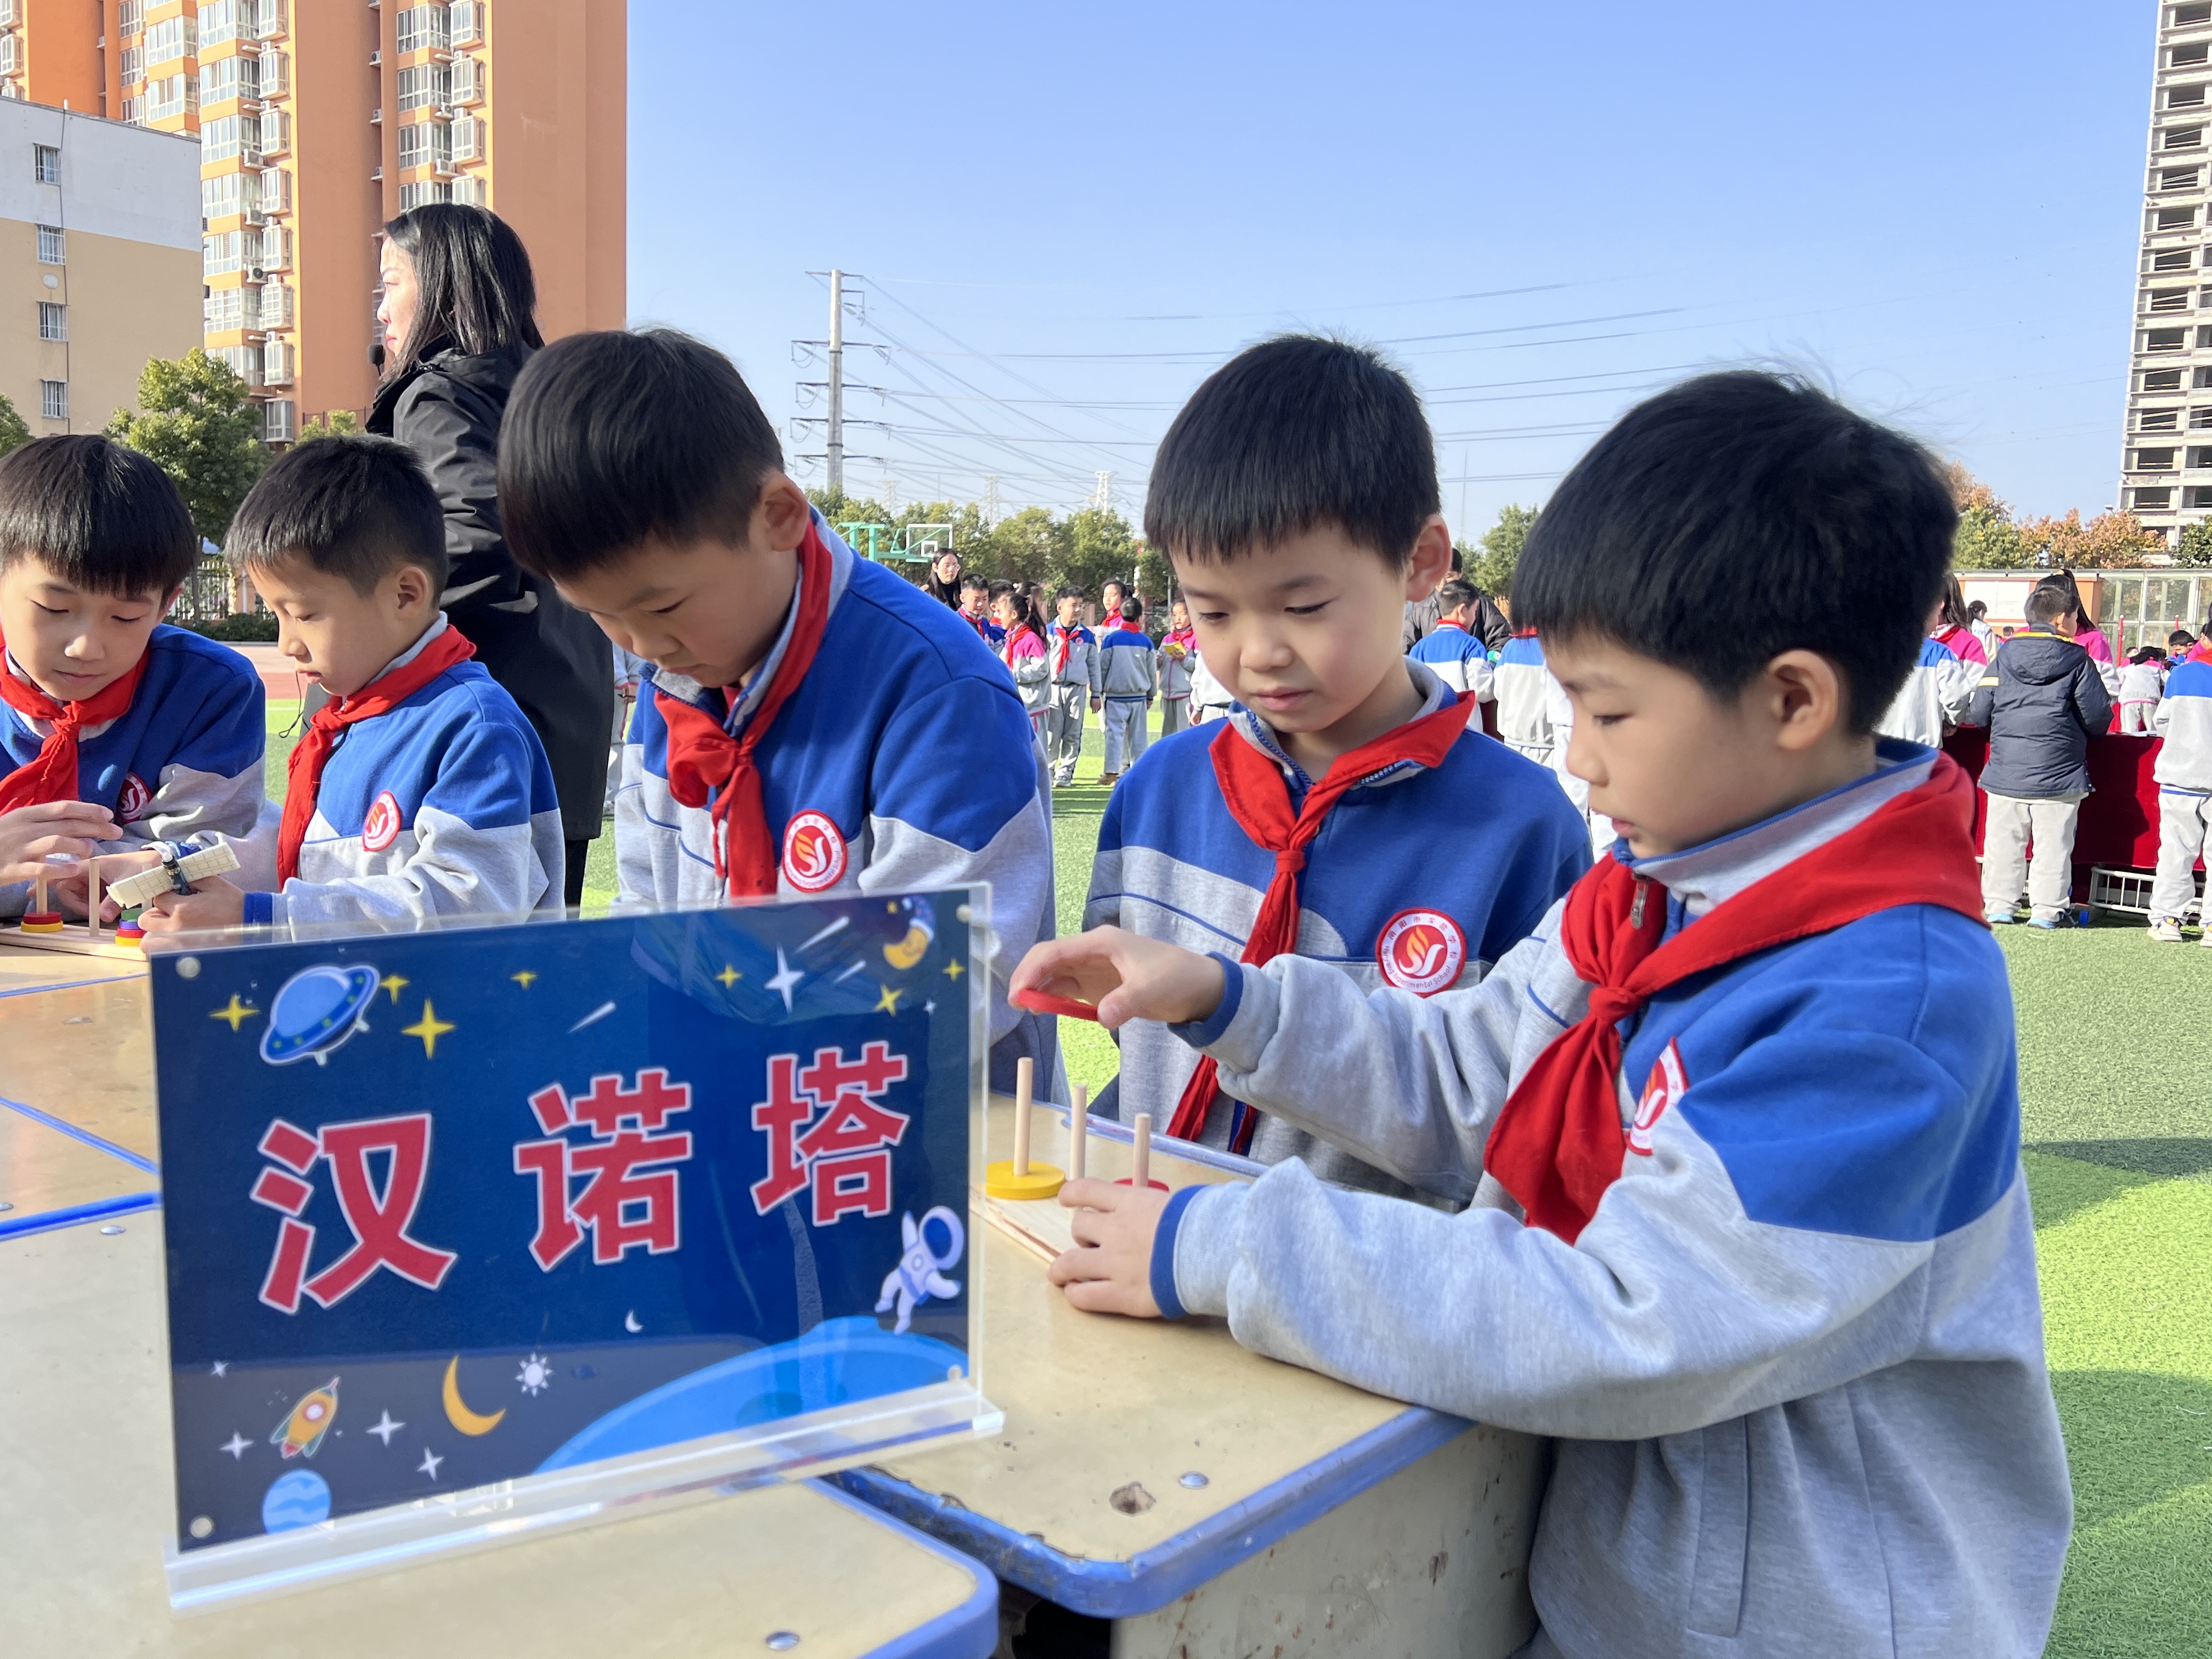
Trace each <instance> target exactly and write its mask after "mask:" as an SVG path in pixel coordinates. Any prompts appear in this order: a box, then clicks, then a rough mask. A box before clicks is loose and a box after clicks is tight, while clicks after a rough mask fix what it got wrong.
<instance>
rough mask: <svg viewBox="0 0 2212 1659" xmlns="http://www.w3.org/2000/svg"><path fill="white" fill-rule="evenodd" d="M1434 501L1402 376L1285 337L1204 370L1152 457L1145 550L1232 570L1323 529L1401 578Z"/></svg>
mask: <svg viewBox="0 0 2212 1659" xmlns="http://www.w3.org/2000/svg"><path fill="white" fill-rule="evenodd" d="M1440 500H1441V498H1440V497H1439V495H1438V494H1437V456H1436V443H1435V440H1434V439H1433V438H1432V437H1431V435H1430V432H1429V420H1428V416H1425V415H1424V414H1423V413H1422V412H1421V400H1420V398H1419V397H1417V396H1416V395H1415V394H1414V392H1413V386H1411V385H1409V384H1408V383H1407V380H1406V377H1405V376H1404V375H1402V374H1400V373H1399V372H1398V371H1397V370H1396V369H1395V368H1391V367H1390V365H1389V363H1387V362H1384V361H1383V357H1382V356H1381V355H1380V354H1379V353H1377V352H1376V351H1375V350H1373V349H1370V348H1369V347H1366V346H1358V345H1352V344H1350V343H1347V342H1346V341H1342V340H1329V339H1323V338H1322V337H1319V336H1317V335H1311V334H1285V335H1282V336H1280V337H1277V338H1275V339H1273V340H1267V341H1263V342H1262V343H1260V344H1258V345H1255V346H1254V347H1252V348H1251V349H1249V350H1248V351H1245V352H1243V353H1240V354H1239V355H1238V356H1236V357H1234V358H1232V359H1231V360H1230V362H1227V363H1226V364H1225V365H1224V366H1223V367H1222V368H1218V369H1216V370H1215V371H1214V372H1213V374H1212V375H1210V376H1208V377H1207V379H1206V383H1205V384H1204V385H1203V386H1200V387H1199V389H1198V390H1197V391H1196V392H1193V393H1192V394H1191V399H1190V401H1189V402H1188V403H1187V404H1184V405H1183V406H1182V413H1181V414H1179V415H1177V416H1176V417H1175V423H1174V424H1173V425H1171V426H1170V427H1169V428H1168V435H1167V436H1166V437H1164V438H1163V439H1162V440H1161V441H1160V447H1159V453H1158V454H1157V455H1155V456H1154V457H1153V459H1152V481H1151V483H1150V484H1149V486H1148V487H1147V489H1146V496H1145V539H1146V541H1148V542H1150V543H1151V544H1152V545H1153V546H1155V547H1160V548H1164V549H1166V550H1168V551H1170V553H1173V554H1175V555H1176V556H1179V557H1182V558H1192V559H1206V560H1212V559H1233V558H1237V557H1240V556H1243V555H1244V554H1247V553H1252V552H1257V551H1263V550H1266V549H1267V548H1271V547H1274V546H1277V545H1279V544H1281V543H1283V542H1285V541H1288V540H1289V539H1290V538H1291V537H1293V536H1298V535H1303V534H1304V533H1305V532H1307V531H1309V530H1312V529H1315V528H1317V527H1318V526H1322V525H1334V526H1337V527H1338V528H1339V529H1340V530H1342V531H1343V532H1344V533H1345V535H1346V537H1348V538H1350V539H1351V540H1352V541H1353V542H1354V543H1356V544H1358V545H1359V546H1361V547H1364V548H1366V549H1369V550H1371V551H1372V552H1374V553H1375V554H1376V556H1379V557H1380V558H1382V559H1383V562H1385V563H1387V564H1389V566H1390V567H1391V568H1393V569H1399V570H1402V569H1404V568H1405V567H1406V565H1407V563H1408V562H1410V561H1411V559H1412V558H1413V543H1414V540H1415V539H1416V538H1418V537H1419V535H1420V533H1421V526H1422V524H1423V523H1424V522H1425V521H1426V520H1427V519H1428V518H1429V516H1430V515H1431V513H1436V512H1437V511H1438V509H1439V503H1440Z"/></svg>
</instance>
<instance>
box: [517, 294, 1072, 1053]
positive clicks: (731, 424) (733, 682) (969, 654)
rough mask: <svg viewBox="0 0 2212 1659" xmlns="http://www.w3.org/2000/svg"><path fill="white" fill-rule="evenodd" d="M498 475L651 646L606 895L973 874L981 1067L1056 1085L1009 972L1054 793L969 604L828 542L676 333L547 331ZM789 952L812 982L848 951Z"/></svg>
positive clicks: (550, 554)
mask: <svg viewBox="0 0 2212 1659" xmlns="http://www.w3.org/2000/svg"><path fill="white" fill-rule="evenodd" d="M499 495H500V510H501V516H502V518H503V520H504V521H505V523H506V526H507V538H508V543H509V545H510V546H512V547H513V550H514V553H515V556H516V557H517V558H519V559H520V560H521V561H522V562H523V563H524V564H525V565H526V566H527V567H528V568H531V569H533V570H536V571H538V572H539V573H540V574H544V575H545V576H548V577H550V579H551V580H552V581H553V584H554V586H556V588H557V589H558V590H559V591H560V592H561V595H562V598H564V599H567V600H568V602H569V603H571V604H572V605H576V606H577V607H578V608H579V609H580V610H582V611H585V612H586V614H587V615H589V616H590V617H592V618H593V620H594V621H596V622H597V623H599V626H600V628H601V629H604V630H605V632H606V633H607V635H609V637H610V638H611V639H613V640H614V641H616V642H617V643H618V644H620V645H622V646H623V647H625V648H627V649H629V650H631V651H635V652H636V653H638V654H639V655H640V656H641V657H643V658H645V659H647V664H648V667H647V678H646V681H645V684H643V686H641V690H640V695H639V697H638V702H637V712H636V714H635V717H634V718H633V720H632V721H631V725H630V731H629V742H628V743H627V744H626V745H625V746H624V750H623V784H622V788H621V790H620V791H619V792H618V793H617V795H616V798H615V860H616V865H617V875H618V878H619V880H620V882H621V892H620V895H619V898H618V901H617V902H619V903H621V904H623V905H639V906H648V905H672V904H678V903H684V902H691V903H697V902H713V901H716V900H732V899H744V898H750V897H756V896H758V897H769V896H777V895H781V896H793V895H799V894H811V893H829V894H838V895H848V896H849V895H854V894H904V893H911V892H915V891H917V890H926V889H931V888H944V887H954V886H964V885H967V884H971V883H981V882H988V883H989V884H991V931H992V933H994V935H995V937H996V939H997V941H999V942H1000V943H999V944H998V945H996V947H995V948H996V951H997V954H996V957H995V966H994V969H993V994H992V997H991V1000H990V1040H991V1045H992V1046H991V1051H990V1080H991V1083H992V1085H993V1086H994V1087H999V1088H1010V1087H1011V1086H1012V1083H1013V1079H1014V1072H1015V1068H1016V1065H1017V1063H1018V1060H1021V1059H1023V1058H1024V1057H1026V1058H1030V1059H1033V1060H1036V1061H1037V1063H1038V1069H1039V1073H1040V1075H1039V1078H1038V1083H1037V1087H1038V1090H1039V1091H1040V1092H1041V1093H1044V1092H1047V1091H1048V1090H1049V1089H1051V1088H1052V1087H1053V1086H1054V1085H1053V1084H1052V1079H1054V1075H1055V1073H1054V1066H1055V1063H1056V1057H1057V1045H1056V1042H1055V1041H1054V1026H1053V1024H1052V1021H1051V1018H1050V1017H1049V1016H1046V1015H1040V1014H1036V1013H1031V1012H1026V1011H1024V1010H1019V1009H1016V1008H1013V1007H1012V1006H1011V1005H1009V1004H1008V1002H1007V1001H1006V994H1005V981H1006V975H1007V974H1008V973H1010V972H1011V971H1012V965H1013V963H1014V961H1015V960H1016V959H1017V958H1018V956H1019V954H1020V952H1021V951H1023V950H1024V949H1026V948H1027V947H1028V946H1029V945H1030V943H1031V942H1032V941H1034V940H1036V939H1042V938H1048V937H1050V935H1051V932H1052V927H1053V895H1052V832H1051V827H1050V819H1049V817H1048V799H1049V797H1048V794H1047V793H1046V792H1045V781H1044V777H1043V774H1042V766H1041V764H1040V761H1039V757H1038V755H1037V751H1036V739H1035V738H1034V737H1033V735H1032V734H1031V732H1030V720H1029V716H1028V714H1027V713H1026V712H1025V711H1024V709H1023V708H1022V703H1021V699H1020V698H1019V697H1018V696H1016V694H1015V690H1014V684H1013V681H1012V679H1011V678H1009V677H1008V675H1007V673H1006V669H1005V667H1004V666H1003V665H1000V663H998V662H997V661H995V660H994V659H993V658H992V656H991V654H990V653H988V652H987V651H980V650H978V649H977V648H976V640H975V633H974V630H973V629H971V628H970V627H969V623H968V622H967V620H966V619H965V618H963V617H958V616H956V615H954V614H953V612H952V611H950V610H948V609H947V608H946V607H945V606H944V605H940V604H939V603H937V601H935V600H934V599H931V598H930V597H929V596H928V595H927V593H925V592H922V591H921V589H919V588H917V587H915V586H914V585H913V584H911V583H910V582H908V581H905V580H902V579H901V578H900V577H898V576H896V575H894V574H891V573H890V571H889V570H887V569H885V568H884V567H883V566H882V565H880V564H877V563H875V562H873V561H872V560H868V559H863V558H859V557H856V556H854V552H853V550H852V549H850V548H849V547H848V546H846V545H845V544H844V543H843V542H842V540H840V539H839V538H838V537H837V536H836V532H833V531H832V530H831V529H830V528H829V525H828V524H827V523H826V522H825V521H824V520H823V518H822V516H821V514H819V513H816V512H815V511H814V510H813V509H812V507H811V506H810V505H809V504H808V502H807V499H806V495H805V491H804V490H802V489H799V486H798V484H796V483H793V481H792V479H791V477H790V476H789V475H788V474H787V473H786V472H785V471H784V470H783V453H782V448H781V445H779V444H778V443H777V441H776V437H775V428H774V427H772V426H771V425H769V421H768V418H767V416H765V415H763V413H762V412H761V407H760V404H758V403H757V401H756V400H755V398H753V395H752V392H751V391H750V389H749V388H748V387H747V386H746V385H745V383H744V380H742V379H741V378H740V377H739V376H738V372H737V370H736V368H734V367H732V364H731V362H730V361H729V359H728V358H726V357H725V356H722V355H721V354H720V352H717V351H715V350H714V349H711V348H710V347H708V346H706V345H703V344H702V343H700V342H698V341H696V340H694V339H691V338H690V337H687V336H684V335H682V334H678V333H676V332H674V331H669V330H652V331H645V332H642V333H636V334H632V333H627V332H605V333H588V334H572V335H570V336H568V337H567V338H565V339H562V340H557V341H556V342H555V343H553V344H551V345H550V346H548V347H547V348H545V349H544V350H543V351H540V352H539V353H538V355H537V356H535V357H533V358H532V359H531V361H530V363H529V365H528V366H527V367H526V368H524V370H523V371H522V374H520V377H518V378H517V380H516V381H515V387H514V396H513V399H512V401H510V402H509V404H508V405H507V420H506V423H505V425H504V426H503V428H501V435H500V475H499ZM856 663H865V664H866V665H867V667H868V671H867V672H866V673H865V674H856V673H854V671H853V665H854V664H856ZM844 948H845V947H844V946H843V945H836V946H833V947H831V949H832V951H843V950H844ZM791 966H792V970H793V972H795V973H799V974H800V975H802V976H803V977H805V979H807V980H808V981H811V980H812V979H813V977H814V975H816V974H817V971H821V970H823V969H825V968H826V969H828V970H829V971H840V970H842V969H845V968H846V966H847V961H846V959H845V958H844V957H842V955H833V956H827V957H825V956H823V955H819V954H816V955H809V954H808V953H807V952H806V951H803V950H802V951H793V961H792V964H791Z"/></svg>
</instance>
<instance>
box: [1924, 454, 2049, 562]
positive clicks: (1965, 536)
mask: <svg viewBox="0 0 2212 1659" xmlns="http://www.w3.org/2000/svg"><path fill="white" fill-rule="evenodd" d="M1945 476H1946V477H1947V478H1948V481H1949V483H1950V485H1951V500H1952V501H1953V502H1954V503H1955V504H1956V505H1957V507H1958V509H1959V533H1958V535H1957V537H1956V538H1955V539H1954V541H1953V542H1952V544H1951V563H1952V565H1953V567H1954V568H1956V569H1960V570H2018V569H2021V568H2023V567H2024V566H2027V565H2029V564H2031V563H2033V550H2031V549H2030V548H2029V547H2028V545H2027V542H2026V540H2025V539H2024V538H2022V537H2021V533H2020V526H2018V525H2016V524H2015V523H2014V522H2013V518H2012V507H2010V506H2009V505H2008V503H2007V502H2005V501H2002V500H2000V499H1999V498H1998V495H1997V493H1996V491H1995V490H1993V489H1990V487H1989V486H1988V485H1987V484H1985V483H1983V482H1982V481H1981V480H1980V479H1979V478H1977V477H1975V476H1974V475H1973V474H1972V473H1971V472H1969V471H1966V468H1965V467H1963V466H1960V465H1958V463H1956V462H1955V461H1954V462H1953V463H1952V464H1951V465H1950V466H1949V467H1948V468H1947V469H1946V470H1945Z"/></svg>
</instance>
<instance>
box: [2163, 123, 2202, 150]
mask: <svg viewBox="0 0 2212 1659" xmlns="http://www.w3.org/2000/svg"><path fill="white" fill-rule="evenodd" d="M2203 142H2204V129H2203V127H2168V128H2167V129H2166V139H2165V146H2164V147H2165V148H2166V149H2195V148H2196V147H2197V145H2199V144H2201V143H2203Z"/></svg>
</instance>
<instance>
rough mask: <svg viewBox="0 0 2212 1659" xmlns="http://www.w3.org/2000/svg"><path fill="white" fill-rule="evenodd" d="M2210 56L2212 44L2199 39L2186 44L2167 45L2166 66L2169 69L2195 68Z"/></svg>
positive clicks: (2211, 56) (2211, 55)
mask: <svg viewBox="0 0 2212 1659" xmlns="http://www.w3.org/2000/svg"><path fill="white" fill-rule="evenodd" d="M2209 58H2212V44H2208V43H2206V42H2204V41H2203V40H2197V41H2194V42H2191V44H2190V45H2188V46H2169V47H2167V48H2166V67H2167V68H2168V69H2193V68H2195V67H2196V66H2197V64H2202V63H2203V62H2205V61H2206V60H2207V59H2209Z"/></svg>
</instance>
